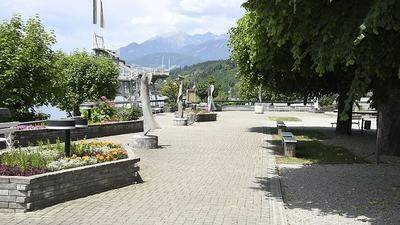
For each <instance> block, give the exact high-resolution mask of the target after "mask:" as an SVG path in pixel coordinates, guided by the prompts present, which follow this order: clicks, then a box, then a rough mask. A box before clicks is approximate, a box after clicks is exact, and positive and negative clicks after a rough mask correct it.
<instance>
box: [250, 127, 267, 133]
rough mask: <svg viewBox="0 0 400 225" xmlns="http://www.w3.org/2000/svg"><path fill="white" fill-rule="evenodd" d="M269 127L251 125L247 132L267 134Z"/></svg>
mask: <svg viewBox="0 0 400 225" xmlns="http://www.w3.org/2000/svg"><path fill="white" fill-rule="evenodd" d="M268 129H269V127H250V128H248V129H247V132H251V133H259V134H266V133H267V132H268Z"/></svg>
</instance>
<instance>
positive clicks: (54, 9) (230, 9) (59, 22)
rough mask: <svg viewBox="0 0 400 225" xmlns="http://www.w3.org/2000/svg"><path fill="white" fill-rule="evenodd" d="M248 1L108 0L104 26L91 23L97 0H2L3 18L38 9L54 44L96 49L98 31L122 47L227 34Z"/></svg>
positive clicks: (105, 0) (26, 14)
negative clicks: (176, 36) (160, 38)
mask: <svg viewBox="0 0 400 225" xmlns="http://www.w3.org/2000/svg"><path fill="white" fill-rule="evenodd" d="M243 2H244V0H103V4H104V14H105V29H102V30H100V29H99V28H98V27H96V26H94V25H92V0H0V20H1V21H4V20H8V19H9V18H10V17H11V16H12V15H13V14H16V13H17V14H20V15H22V17H23V18H24V19H27V18H28V17H30V16H33V15H35V14H38V15H39V16H40V18H41V20H42V22H43V23H44V25H45V27H46V28H47V29H48V30H53V31H54V32H55V34H56V37H57V44H56V45H55V46H54V48H55V49H62V50H64V51H66V52H71V51H73V50H75V49H87V50H89V49H91V48H92V42H93V41H92V40H93V34H94V32H96V33H100V34H101V35H102V36H104V38H105V42H106V46H107V47H109V48H112V49H117V48H119V47H122V46H126V45H128V44H129V43H131V42H137V43H141V42H143V41H145V40H148V39H150V38H152V37H155V36H157V35H163V34H167V33H174V32H185V33H188V34H202V33H206V32H212V33H214V34H225V33H227V31H228V30H229V28H230V27H233V26H235V24H236V21H237V20H238V19H239V18H240V17H241V16H242V15H243V14H244V9H243V8H241V4H242V3H243Z"/></svg>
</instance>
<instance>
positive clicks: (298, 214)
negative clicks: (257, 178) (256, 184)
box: [280, 164, 400, 225]
mask: <svg viewBox="0 0 400 225" xmlns="http://www.w3.org/2000/svg"><path fill="white" fill-rule="evenodd" d="M280 174H281V182H282V186H283V195H284V201H285V203H286V213H287V217H288V220H289V224H293V225H297V224H321V225H322V224H400V214H399V212H400V204H399V202H400V179H398V178H399V174H400V166H397V165H379V166H376V165H372V164H370V165H315V166H297V167H296V166H285V167H280Z"/></svg>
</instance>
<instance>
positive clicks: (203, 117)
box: [196, 113, 217, 122]
mask: <svg viewBox="0 0 400 225" xmlns="http://www.w3.org/2000/svg"><path fill="white" fill-rule="evenodd" d="M212 121H217V114H216V113H199V114H197V115H196V122H212Z"/></svg>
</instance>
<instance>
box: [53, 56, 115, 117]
mask: <svg viewBox="0 0 400 225" xmlns="http://www.w3.org/2000/svg"><path fill="white" fill-rule="evenodd" d="M57 67H58V68H59V72H60V77H59V79H58V80H59V83H58V85H57V86H58V87H59V93H58V96H57V98H56V100H55V102H56V103H57V105H58V107H59V108H60V109H62V110H65V111H67V112H68V113H69V114H70V115H72V114H73V115H80V112H79V105H80V104H82V103H83V102H86V101H98V100H99V99H100V98H101V97H102V96H105V97H107V98H108V99H114V98H115V96H116V93H117V85H118V74H119V71H118V67H117V65H116V64H115V62H114V61H113V60H112V59H110V58H107V57H103V56H95V55H89V54H88V53H86V52H75V53H73V54H71V55H64V56H60V57H58V61H57Z"/></svg>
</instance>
